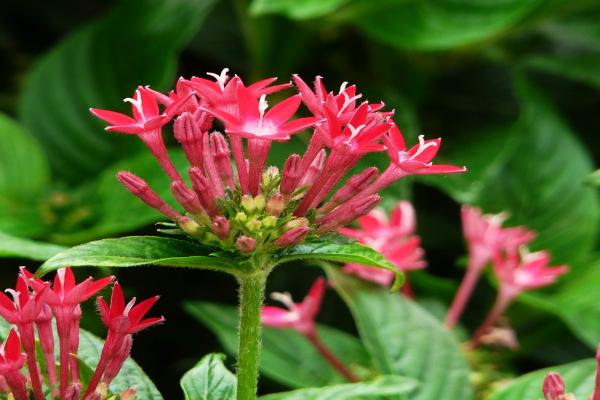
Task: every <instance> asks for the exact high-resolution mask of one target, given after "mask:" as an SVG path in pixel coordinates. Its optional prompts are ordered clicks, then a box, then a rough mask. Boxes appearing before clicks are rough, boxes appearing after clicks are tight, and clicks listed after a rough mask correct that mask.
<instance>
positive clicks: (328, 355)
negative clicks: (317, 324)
mask: <svg viewBox="0 0 600 400" xmlns="http://www.w3.org/2000/svg"><path fill="white" fill-rule="evenodd" d="M304 336H305V337H306V338H307V339H308V340H309V341H310V343H311V344H312V345H313V346H314V347H315V349H317V351H318V352H319V353H320V354H321V355H322V356H323V358H324V359H325V360H326V361H327V362H328V363H329V364H330V365H331V366H332V367H333V368H335V369H336V370H337V371H338V372H339V373H340V374H341V375H342V376H343V377H344V378H346V380H347V381H348V382H358V381H359V379H358V378H357V377H356V375H354V374H353V373H352V372H350V370H349V369H348V368H347V367H346V366H345V365H344V363H343V362H342V361H341V360H340V359H339V358H337V357H336V356H335V354H333V353H332V352H331V350H329V349H328V348H327V346H326V345H325V343H323V342H322V341H321V338H319V335H318V334H317V332H316V331H314V332H311V333H309V334H306V335H304Z"/></svg>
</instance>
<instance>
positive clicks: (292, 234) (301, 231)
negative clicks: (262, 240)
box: [275, 226, 309, 247]
mask: <svg viewBox="0 0 600 400" xmlns="http://www.w3.org/2000/svg"><path fill="white" fill-rule="evenodd" d="M308 231H309V228H308V227H307V226H300V227H298V228H294V229H290V230H289V231H287V232H285V233H284V234H283V235H281V236H280V237H279V238H277V240H275V244H276V245H277V246H279V247H288V246H291V245H294V244H298V243H300V242H301V241H303V240H304V238H305V237H306V235H308Z"/></svg>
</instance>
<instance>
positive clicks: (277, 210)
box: [266, 193, 285, 217]
mask: <svg viewBox="0 0 600 400" xmlns="http://www.w3.org/2000/svg"><path fill="white" fill-rule="evenodd" d="M266 207H267V208H266V211H267V214H269V215H273V216H275V217H279V216H280V215H281V213H282V212H283V210H284V209H285V199H284V198H283V195H282V194H281V193H275V194H274V195H272V196H271V198H270V199H269V201H267V206H266Z"/></svg>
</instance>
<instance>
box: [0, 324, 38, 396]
mask: <svg viewBox="0 0 600 400" xmlns="http://www.w3.org/2000/svg"><path fill="white" fill-rule="evenodd" d="M25 359H26V356H25V354H24V353H21V340H20V339H19V335H18V334H17V331H16V330H15V329H14V328H13V329H11V330H10V332H9V334H8V336H7V338H6V340H5V341H4V343H3V344H2V346H1V347H0V375H1V376H3V377H4V379H5V380H6V383H7V385H8V387H9V388H10V391H11V393H12V395H13V396H14V398H15V400H29V395H28V394H27V388H26V382H27V379H26V378H25V376H24V375H23V374H22V373H21V372H20V370H21V368H23V365H24V364H25ZM42 398H43V397H42Z"/></svg>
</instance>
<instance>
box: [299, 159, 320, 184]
mask: <svg viewBox="0 0 600 400" xmlns="http://www.w3.org/2000/svg"><path fill="white" fill-rule="evenodd" d="M326 159H327V153H326V152H325V150H321V151H319V154H317V156H316V157H315V159H314V160H313V162H312V163H310V166H309V167H308V171H306V173H304V175H303V177H302V180H301V181H300V185H299V186H301V187H305V186H312V184H313V183H315V180H316V179H317V176H319V174H321V171H322V170H323V167H325V160H326Z"/></svg>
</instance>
